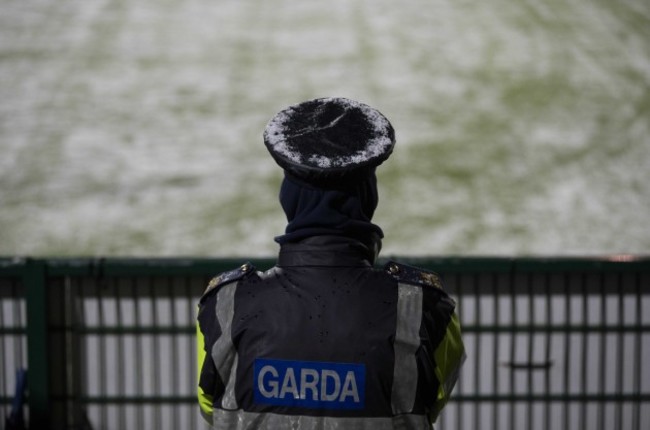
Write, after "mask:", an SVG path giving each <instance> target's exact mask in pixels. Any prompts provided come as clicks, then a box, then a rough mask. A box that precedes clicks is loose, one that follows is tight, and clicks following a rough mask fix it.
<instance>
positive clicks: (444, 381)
mask: <svg viewBox="0 0 650 430" xmlns="http://www.w3.org/2000/svg"><path fill="white" fill-rule="evenodd" d="M433 356H434V358H435V361H436V370H435V372H436V377H437V378H438V381H440V385H439V387H438V396H437V400H436V410H435V411H432V414H431V415H432V421H435V420H436V418H437V417H438V414H439V413H440V411H441V410H442V408H444V407H445V405H446V404H447V402H448V401H449V397H450V396H451V392H452V390H453V389H454V385H456V381H457V380H458V372H459V371H460V367H461V366H462V364H463V362H464V361H465V358H466V355H465V346H464V345H463V340H462V337H461V331H460V322H459V320H458V316H457V315H456V313H454V314H453V315H452V316H451V320H450V321H449V324H447V329H446V332H445V337H443V338H442V341H441V342H440V345H438V347H437V348H436V350H435V351H434V353H433Z"/></svg>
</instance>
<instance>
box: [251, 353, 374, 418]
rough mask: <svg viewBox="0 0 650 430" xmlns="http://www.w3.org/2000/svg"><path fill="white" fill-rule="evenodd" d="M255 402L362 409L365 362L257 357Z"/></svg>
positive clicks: (322, 407) (276, 404)
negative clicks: (329, 361) (328, 361)
mask: <svg viewBox="0 0 650 430" xmlns="http://www.w3.org/2000/svg"><path fill="white" fill-rule="evenodd" d="M254 375H255V376H254V378H255V380H254V381H253V387H254V402H255V403H256V404H261V405H275V406H290V407H302V408H308V409H363V407H364V405H365V399H366V366H365V365H363V364H353V363H324V362H317V361H293V360H274V359H266V358H258V359H256V360H255V367H254Z"/></svg>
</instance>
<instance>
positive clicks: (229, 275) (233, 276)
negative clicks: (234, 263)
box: [201, 262, 257, 301]
mask: <svg viewBox="0 0 650 430" xmlns="http://www.w3.org/2000/svg"><path fill="white" fill-rule="evenodd" d="M256 272H257V271H256V269H255V266H253V265H252V264H251V263H248V262H247V263H244V264H242V265H241V266H239V267H238V268H236V269H233V270H229V271H227V272H222V273H220V274H218V275H217V276H215V277H214V278H212V279H210V282H208V286H207V288H206V289H205V291H204V292H203V295H202V296H201V301H203V298H204V297H206V296H207V295H208V294H210V293H211V292H212V291H216V290H218V289H219V288H221V287H223V286H224V285H227V284H230V283H232V282H235V281H238V280H240V279H242V278H244V277H246V276H248V275H251V274H253V273H256Z"/></svg>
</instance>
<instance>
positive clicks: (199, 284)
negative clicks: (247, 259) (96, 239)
mask: <svg viewBox="0 0 650 430" xmlns="http://www.w3.org/2000/svg"><path fill="white" fill-rule="evenodd" d="M397 259H398V260H400V261H402V262H406V263H411V264H414V265H418V266H421V267H426V268H429V269H432V270H435V271H436V272H438V273H439V274H440V275H441V277H442V278H443V280H444V282H445V286H446V289H447V290H448V291H449V292H450V293H451V294H452V295H453V296H454V297H455V298H456V299H457V301H458V303H459V308H458V312H459V316H460V318H461V322H462V324H463V332H464V337H465V343H466V347H467V352H468V360H467V362H466V363H465V366H464V368H463V371H462V374H461V377H460V380H459V383H458V386H457V389H456V392H455V395H454V397H453V400H452V402H451V403H450V404H449V406H448V407H447V408H446V409H445V411H444V412H443V414H442V416H441V417H440V419H439V422H438V423H437V425H436V428H437V429H439V430H445V429H461V430H465V429H481V430H484V429H495V430H496V429H499V430H500V429H517V430H518V429H531V430H535V429H540V430H542V429H560V430H568V429H625V430H627V429H632V430H637V429H638V430H640V429H647V428H650V370H649V369H650V366H648V365H647V363H650V258H648V257H628V256H613V257H611V258H548V259H542V258H514V259H509V258H397ZM252 262H253V264H255V266H256V267H257V268H258V269H259V270H265V269H267V268H269V267H271V266H272V265H273V264H274V260H271V259H256V260H252ZM240 263H241V260H234V259H181V258H175V259H115V258H111V259H11V258H5V259H0V407H1V409H0V419H1V420H2V422H0V428H3V427H2V426H4V424H5V419H6V418H7V417H8V415H9V413H10V407H11V402H12V400H13V398H14V390H15V383H16V373H15V372H16V370H17V369H27V370H28V378H27V381H28V382H27V388H28V390H27V391H28V396H27V404H26V405H25V409H24V410H25V413H26V414H27V415H28V421H29V425H30V428H31V429H48V428H49V429H120V430H122V429H137V430H142V429H150V428H151V429H178V428H183V429H204V428H205V425H204V424H203V423H202V422H201V419H200V418H199V415H198V407H197V406H196V402H195V396H194V384H195V377H196V364H195V361H196V360H195V355H194V354H195V351H194V345H193V342H194V330H195V329H194V312H195V306H196V302H197V300H198V298H199V296H200V294H201V292H202V291H203V289H204V288H205V285H206V283H207V281H208V279H209V278H210V277H211V276H213V275H215V274H216V273H219V272H221V271H225V270H229V269H231V268H233V267H237V266H238V265H239V264H240ZM379 264H381V262H380V263H379Z"/></svg>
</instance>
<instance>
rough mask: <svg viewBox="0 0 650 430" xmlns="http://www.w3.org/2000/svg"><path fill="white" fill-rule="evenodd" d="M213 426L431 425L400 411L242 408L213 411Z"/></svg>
mask: <svg viewBox="0 0 650 430" xmlns="http://www.w3.org/2000/svg"><path fill="white" fill-rule="evenodd" d="M213 426H214V428H215V429H228V430H243V429H251V430H253V429H255V430H268V429H300V430H312V429H314V430H315V429H318V430H342V429H345V430H412V429H422V430H425V429H426V430H429V429H431V425H430V424H429V421H428V418H427V417H426V416H424V415H411V414H404V415H400V416H397V417H362V418H341V417H312V416H300V415H280V414H271V413H257V412H245V411H241V410H240V411H225V410H223V409H215V410H214V424H213Z"/></svg>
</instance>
